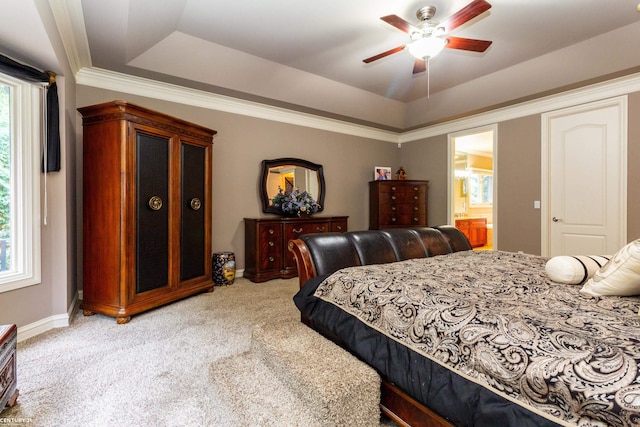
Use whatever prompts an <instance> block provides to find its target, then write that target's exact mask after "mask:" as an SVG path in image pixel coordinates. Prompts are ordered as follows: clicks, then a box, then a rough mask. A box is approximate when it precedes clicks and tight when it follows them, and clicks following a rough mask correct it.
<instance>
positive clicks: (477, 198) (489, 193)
mask: <svg viewBox="0 0 640 427" xmlns="http://www.w3.org/2000/svg"><path fill="white" fill-rule="evenodd" d="M468 187H469V188H468V191H469V202H470V203H471V204H472V205H485V206H486V205H491V204H492V203H493V175H491V174H486V173H471V174H469V184H468Z"/></svg>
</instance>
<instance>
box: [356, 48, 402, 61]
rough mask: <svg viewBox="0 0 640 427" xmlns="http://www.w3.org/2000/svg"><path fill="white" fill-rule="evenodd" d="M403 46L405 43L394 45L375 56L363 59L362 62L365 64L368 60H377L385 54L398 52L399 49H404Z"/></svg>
mask: <svg viewBox="0 0 640 427" xmlns="http://www.w3.org/2000/svg"><path fill="white" fill-rule="evenodd" d="M404 46H405V45H402V46H398V47H394V48H393V49H389V50H388V51H386V52H382V53H379V54H377V55H375V56H372V57H371V58H367V59H363V60H362V62H364V63H365V64H368V63H369V62H373V61H377V60H378V59H381V58H384V57H385V56H389V55H392V54H394V53H396V52H400V51H401V50H403V49H404Z"/></svg>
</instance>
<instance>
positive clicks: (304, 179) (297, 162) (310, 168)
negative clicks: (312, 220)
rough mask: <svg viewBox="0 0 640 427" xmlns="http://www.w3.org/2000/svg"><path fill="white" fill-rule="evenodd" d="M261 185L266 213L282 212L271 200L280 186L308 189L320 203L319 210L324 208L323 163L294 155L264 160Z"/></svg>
mask: <svg viewBox="0 0 640 427" xmlns="http://www.w3.org/2000/svg"><path fill="white" fill-rule="evenodd" d="M260 185H261V186H260V197H261V198H262V211H263V212H265V213H275V214H281V213H282V212H281V211H280V209H278V208H276V207H274V206H273V204H272V202H271V199H273V198H274V197H275V195H276V194H278V187H280V188H282V189H283V190H284V191H286V190H287V189H288V188H289V189H293V188H298V189H299V190H300V191H307V192H308V193H309V194H311V196H312V197H313V198H314V199H315V200H316V201H317V202H318V204H319V205H320V208H319V209H318V212H320V211H322V210H324V193H325V183H324V172H323V170H322V165H319V164H316V163H311V162H309V161H306V160H302V159H296V158H292V157H286V158H282V159H274V160H263V161H262V179H261V183H260Z"/></svg>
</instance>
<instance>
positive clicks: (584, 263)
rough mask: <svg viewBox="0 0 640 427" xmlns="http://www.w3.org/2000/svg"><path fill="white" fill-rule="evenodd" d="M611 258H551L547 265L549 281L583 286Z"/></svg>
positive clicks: (597, 256) (594, 256)
mask: <svg viewBox="0 0 640 427" xmlns="http://www.w3.org/2000/svg"><path fill="white" fill-rule="evenodd" d="M610 258H611V257H610V256H601V255H589V256H587V255H577V256H570V255H561V256H556V257H553V258H551V259H550V260H549V261H547V264H546V265H545V270H546V272H547V276H549V279H551V280H553V281H554V282H557V283H566V284H567V285H582V284H583V283H584V282H586V281H587V280H588V279H590V278H591V276H593V275H594V274H595V272H596V271H598V269H599V268H600V267H602V266H603V265H605V264H606V263H607V261H609V259H610Z"/></svg>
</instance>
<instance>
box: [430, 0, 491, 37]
mask: <svg viewBox="0 0 640 427" xmlns="http://www.w3.org/2000/svg"><path fill="white" fill-rule="evenodd" d="M489 9H491V5H490V4H489V3H487V2H486V1H485V0H473V1H472V2H471V3H469V4H468V5H466V6H465V7H463V8H462V9H460V10H459V11H457V12H456V13H454V14H453V15H451V16H450V17H448V18H447V19H445V20H444V21H443V22H441V23H440V25H439V26H440V27H444V29H445V32H447V33H448V32H450V31H453V30H455V29H456V28H458V27H459V26H460V25H462V24H464V23H465V22H467V21H470V20H472V19H473V18H475V17H476V16H478V15H480V14H481V13H483V12H486V11H487V10H489Z"/></svg>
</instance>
